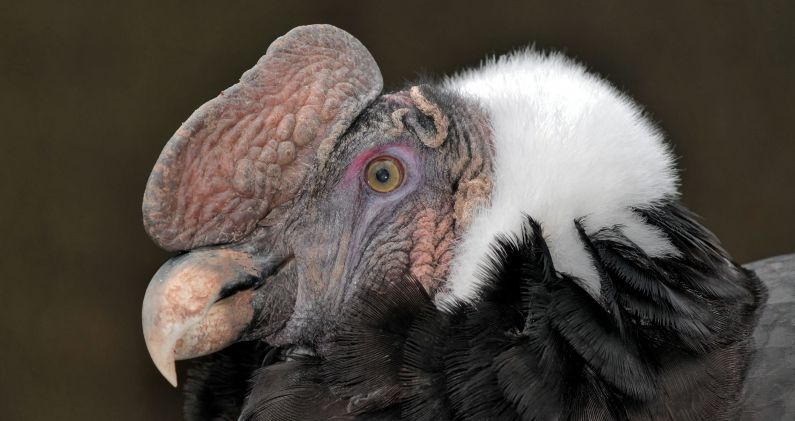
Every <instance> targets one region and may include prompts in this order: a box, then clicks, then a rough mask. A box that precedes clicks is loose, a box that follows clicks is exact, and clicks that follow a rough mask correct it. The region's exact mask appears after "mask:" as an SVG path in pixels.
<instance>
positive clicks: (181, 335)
mask: <svg viewBox="0 0 795 421" xmlns="http://www.w3.org/2000/svg"><path fill="white" fill-rule="evenodd" d="M268 263H270V262H269V259H268V258H267V257H264V258H257V257H255V256H253V255H251V254H249V253H246V252H242V251H237V250H231V249H205V250H198V251H193V252H190V253H187V254H184V255H181V256H178V257H175V258H173V259H171V260H169V261H168V262H166V263H165V264H164V265H163V266H162V267H161V268H160V269H159V270H158V271H157V273H156V274H155V276H154V277H153V278H152V280H151V281H150V282H149V286H148V287H147V289H146V295H145V296H144V302H143V309H142V313H141V319H142V324H143V332H144V339H145V340H146V347H147V349H148V350H149V355H150V356H151V357H152V361H153V362H154V363H155V366H157V368H158V370H160V373H161V374H162V375H163V376H164V377H165V378H166V380H168V382H169V383H171V385H173V386H175V387H176V386H177V372H176V369H175V363H174V362H175V361H176V360H181V359H188V358H194V357H200V356H202V355H207V354H211V353H213V352H216V351H219V350H221V349H223V348H225V347H226V346H228V345H230V344H232V343H234V342H236V341H237V340H238V339H239V338H240V336H241V334H242V333H243V332H244V331H245V329H246V328H247V327H248V325H249V324H250V323H251V319H252V318H253V317H254V309H253V307H252V304H251V300H252V297H253V295H254V292H253V290H252V288H254V287H255V286H257V283H258V282H259V280H261V279H262V278H263V272H262V271H263V269H264V268H265V267H268V266H272V265H269V264H268Z"/></svg>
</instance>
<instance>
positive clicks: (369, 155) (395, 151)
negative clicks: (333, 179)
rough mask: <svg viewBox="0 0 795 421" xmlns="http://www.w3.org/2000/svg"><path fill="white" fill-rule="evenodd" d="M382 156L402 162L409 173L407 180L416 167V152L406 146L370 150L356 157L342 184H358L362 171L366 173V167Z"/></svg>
mask: <svg viewBox="0 0 795 421" xmlns="http://www.w3.org/2000/svg"><path fill="white" fill-rule="evenodd" d="M381 155H388V156H393V157H395V158H397V159H398V160H400V161H402V163H403V167H404V168H405V170H406V173H407V174H406V177H407V178H408V173H409V172H411V169H413V167H415V166H416V160H417V158H416V157H415V156H414V151H413V150H412V149H411V148H410V147H408V146H406V145H395V144H392V145H383V146H379V147H377V148H373V149H368V150H366V151H363V152H360V153H359V154H358V155H356V157H355V158H353V161H351V164H350V165H348V169H347V170H345V175H344V176H343V177H342V184H343V185H346V186H347V185H350V184H351V183H354V182H356V181H357V180H358V179H359V177H360V174H361V173H362V171H364V167H365V166H366V165H367V164H368V163H369V162H370V161H371V160H372V159H373V158H375V157H378V156H381Z"/></svg>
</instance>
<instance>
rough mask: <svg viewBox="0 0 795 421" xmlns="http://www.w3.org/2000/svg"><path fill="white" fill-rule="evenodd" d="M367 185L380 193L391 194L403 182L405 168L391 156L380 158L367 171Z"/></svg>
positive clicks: (373, 161)
mask: <svg viewBox="0 0 795 421" xmlns="http://www.w3.org/2000/svg"><path fill="white" fill-rule="evenodd" d="M366 176H367V185H368V186H370V188H371V189H373V190H375V191H377V192H379V193H389V192H391V191H392V190H395V189H396V188H398V187H399V186H400V183H401V182H402V181H403V166H402V165H400V162H399V161H398V160H397V159H395V158H392V157H389V156H382V157H378V158H376V159H374V160H372V161H370V163H369V164H367V169H366Z"/></svg>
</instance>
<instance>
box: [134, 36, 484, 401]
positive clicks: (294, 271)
mask: <svg viewBox="0 0 795 421" xmlns="http://www.w3.org/2000/svg"><path fill="white" fill-rule="evenodd" d="M380 89H381V77H380V73H379V72H378V68H377V66H376V65H375V63H374V61H373V60H372V57H370V56H369V53H367V51H366V50H364V47H362V46H361V44H359V43H358V41H356V40H355V39H353V38H352V37H351V36H350V35H348V34H347V33H344V32H343V31H341V30H339V29H336V28H333V27H329V26H324V25H316V26H309V27H301V28H297V29H295V30H293V31H291V32H290V33H288V34H287V35H285V36H284V37H282V38H280V39H279V40H277V41H276V42H274V44H273V45H272V46H271V47H270V48H269V50H268V53H267V54H266V55H265V57H263V58H262V59H261V60H260V62H259V63H258V64H257V66H256V67H255V68H254V69H252V70H250V71H249V72H247V73H246V74H245V75H244V76H243V78H242V80H241V83H240V84H238V85H235V86H234V87H232V88H230V89H228V90H226V91H225V92H224V93H222V94H221V96H219V97H218V98H216V99H214V100H212V101H210V102H208V103H207V104H205V105H204V106H202V107H201V108H199V110H197V111H196V112H195V113H194V115H193V116H191V118H190V119H188V121H187V122H186V123H185V124H184V125H183V126H182V127H181V128H180V129H179V130H178V131H177V133H176V134H175V135H174V137H173V138H172V139H171V141H169V143H168V144H167V145H166V147H165V149H164V150H163V153H162V155H161V157H160V159H159V160H158V162H157V164H156V165H155V168H154V170H153V171H152V175H151V177H150V180H149V183H148V185H147V189H146V193H145V195H144V205H143V212H144V222H145V226H146V228H147V231H148V232H149V234H150V236H152V238H153V239H155V241H157V242H158V244H160V245H161V246H162V247H163V248H165V249H168V250H175V251H188V253H187V254H183V255H181V256H179V257H177V258H175V259H173V260H172V261H169V262H168V263H166V264H165V265H164V266H163V268H161V270H160V271H159V272H158V273H157V274H156V275H155V277H154V279H153V280H152V282H151V284H150V287H149V289H148V290H147V294H146V297H145V300H144V309H143V322H144V332H145V337H146V340H147V346H148V348H149V351H150V354H151V355H152V357H153V360H154V361H155V363H156V365H157V366H158V368H159V369H160V370H161V372H162V373H163V374H164V375H165V376H166V378H167V379H168V380H169V381H170V382H171V383H172V384H175V385H176V382H177V379H176V374H175V372H174V368H173V367H174V365H173V364H174V360H175V359H186V358H192V357H196V356H200V355H205V354H207V353H212V352H215V351H217V350H219V349H222V348H224V347H225V346H227V345H229V344H231V343H234V342H236V341H239V340H252V339H256V340H263V341H266V342H268V343H269V344H271V345H274V346H287V345H294V346H303V347H307V348H310V349H313V350H314V351H315V352H320V353H322V351H323V348H324V342H325V341H327V339H328V338H329V337H330V335H332V334H333V332H334V330H335V324H336V323H337V322H338V320H339V318H340V316H341V314H342V312H343V311H344V309H345V305H346V302H347V301H348V300H349V299H351V297H352V296H353V295H354V294H355V293H357V291H362V290H367V289H373V288H378V285H384V283H383V282H384V281H386V282H387V283H388V282H391V281H394V282H397V281H399V280H401V279H404V278H406V277H412V278H415V279H417V280H418V281H419V282H420V283H421V284H422V285H423V287H424V288H425V289H426V290H427V291H428V292H430V293H431V294H433V293H436V292H437V290H438V288H439V287H440V281H441V280H442V279H444V278H445V277H446V275H447V272H448V270H449V264H450V261H451V259H452V246H453V244H454V243H455V240H456V238H457V236H458V235H459V234H460V233H461V232H462V230H463V228H464V227H466V225H467V224H468V222H469V220H470V218H471V215H472V212H473V211H474V210H475V209H477V207H478V206H481V205H483V204H484V203H486V202H487V200H488V195H489V193H490V189H491V182H490V178H489V177H490V174H491V158H490V157H491V154H490V134H489V129H488V125H487V124H486V120H485V118H484V117H483V113H482V112H481V110H479V109H478V107H477V106H476V105H474V104H470V103H465V102H463V100H461V99H458V98H455V97H453V96H451V95H447V94H446V93H445V92H443V91H440V90H438V88H431V87H429V86H426V85H421V86H414V87H410V88H408V89H406V90H404V91H399V92H396V93H392V94H387V95H382V96H380V97H377V98H376V94H377V93H378V92H379V91H380ZM379 159H381V160H383V159H387V160H389V162H393V163H394V168H393V167H390V168H393V170H392V171H398V170H399V171H400V173H399V174H398V173H388V172H381V173H371V174H370V177H371V178H372V177H376V176H377V177H378V178H379V179H380V180H382V181H383V182H385V183H386V182H388V181H389V180H390V177H396V176H398V175H399V183H395V185H394V186H393V185H390V188H389V189H388V190H384V189H378V188H373V185H371V184H368V178H367V169H368V168H369V165H370V164H372V163H373V162H375V161H377V160H379ZM374 174H375V175H374ZM393 181H394V179H393ZM369 182H373V180H369ZM387 185H389V184H387Z"/></svg>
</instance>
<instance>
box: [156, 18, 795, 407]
mask: <svg viewBox="0 0 795 421" xmlns="http://www.w3.org/2000/svg"><path fill="white" fill-rule="evenodd" d="M381 89H382V79H381V74H380V72H379V69H378V66H377V65H376V63H375V61H374V60H373V58H372V57H371V56H370V54H369V53H368V51H367V50H366V49H365V48H364V47H363V46H362V45H361V44H360V43H359V41H357V40H356V39H355V38H353V37H352V36H351V35H349V34H348V33H346V32H344V31H342V30H340V29H337V28H335V27H332V26H327V25H312V26H304V27H299V28H296V29H294V30H292V31H290V32H289V33H287V34H286V35H284V36H283V37H281V38H279V39H277V40H276V41H275V42H274V43H273V44H272V45H271V46H270V47H269V48H268V51H267V53H266V54H265V56H264V57H262V59H260V60H259V62H258V63H257V65H256V66H255V67H254V68H253V69H251V70H249V71H248V72H246V73H245V74H244V75H243V77H242V79H241V81H240V83H238V84H236V85H234V86H232V87H231V88H229V89H227V90H225V91H223V92H221V94H220V95H219V96H218V97H216V98H214V99H212V100H211V101H209V102H207V103H206V104H204V105H203V106H201V107H200V108H199V109H198V110H197V111H196V112H194V113H193V115H191V116H190V118H189V119H188V120H187V121H186V122H185V123H184V124H182V126H181V127H180V128H179V130H177V132H176V134H175V135H174V136H173V137H172V138H171V140H170V141H169V142H168V143H167V144H166V146H165V148H164V150H163V152H162V154H161V155H160V158H159V159H158V161H157V163H156V165H155V167H154V169H153V171H152V174H151V176H150V178H149V181H148V184H147V186H146V192H145V194H144V200H143V216H144V225H145V227H146V230H147V232H148V233H149V235H150V236H151V237H152V238H153V239H154V240H155V242H157V244H158V245H160V246H161V247H162V248H164V249H166V250H170V251H174V252H179V254H178V255H177V256H176V257H174V258H173V259H171V260H169V261H168V262H167V263H166V264H165V265H163V267H162V268H161V269H160V270H159V271H158V272H157V274H156V275H155V276H154V278H153V279H152V281H151V283H150V284H149V287H148V289H147V291H146V296H145V298H144V303H143V330H144V336H145V339H146V343H147V347H148V349H149V352H150V354H151V356H152V359H153V360H154V363H155V365H156V366H157V367H158V368H159V369H160V371H161V372H162V373H163V375H164V376H165V377H166V378H167V379H168V380H169V381H170V382H171V383H172V384H174V385H176V383H177V378H176V372H175V368H174V361H175V360H179V359H188V358H195V357H203V358H201V359H199V360H197V362H196V363H195V365H194V366H193V368H192V369H191V370H190V372H189V375H188V379H187V382H186V385H185V391H186V404H185V412H186V416H187V418H188V419H196V420H210V419H224V420H226V419H230V420H233V419H240V420H319V419H339V420H375V419H379V420H381V419H383V420H433V421H443V420H491V419H493V420H514V419H516V420H519V419H523V420H647V419H672V420H734V419H754V417H757V419H795V403H794V402H795V387H793V382H795V372H794V371H793V367H795V361H793V360H795V357H793V353H792V348H791V347H792V345H793V344H795V323H793V322H792V321H793V320H794V319H793V314H795V312H793V311H792V309H793V301H795V299H793V294H792V292H793V288H795V287H793V283H792V278H791V277H790V276H789V275H788V273H792V272H788V273H783V274H778V275H776V274H775V273H774V272H776V271H779V272H781V271H782V270H783V269H782V265H789V267H790V268H793V265H795V263H793V261H794V260H793V259H790V260H787V259H782V260H779V261H775V262H771V263H768V264H763V265H761V266H759V267H760V268H761V270H762V271H765V273H770V274H771V275H770V276H769V277H768V278H769V279H770V282H772V283H771V285H773V286H774V288H771V294H772V295H771V297H772V299H771V304H770V305H771V307H769V308H768V312H770V311H771V310H770V309H771V308H772V309H773V313H772V314H773V315H772V316H770V317H768V318H765V317H763V318H762V319H761V322H760V315H761V314H763V309H764V306H765V303H766V301H767V299H768V290H767V288H766V286H765V285H764V283H763V282H761V281H760V279H759V278H758V277H757V275H755V273H754V272H753V271H751V270H749V269H746V268H743V267H741V266H739V265H737V264H736V263H735V262H733V261H732V260H731V258H730V257H729V255H728V254H727V253H726V251H724V250H723V248H721V246H720V244H719V242H718V240H717V238H715V237H714V236H713V235H712V234H711V233H710V232H709V231H708V230H707V229H705V228H704V227H703V226H702V225H701V224H700V223H699V222H698V219H697V218H696V217H694V215H693V214H692V213H690V212H689V211H688V210H687V209H685V208H684V207H683V206H682V205H681V204H680V202H679V200H678V193H677V183H678V178H677V173H676V170H675V169H674V159H673V157H672V154H671V151H670V148H669V147H668V146H667V145H666V143H665V141H664V139H663V135H662V134H661V133H660V131H659V130H658V129H657V128H655V127H654V126H653V125H652V124H651V123H650V122H649V119H648V118H647V117H646V116H645V115H644V113H643V111H642V110H641V109H640V108H639V107H638V106H637V105H636V104H635V103H634V102H632V100H630V99H629V98H627V97H626V96H624V95H623V94H621V93H620V92H619V91H617V90H616V89H615V88H614V87H613V86H611V85H610V84H609V83H608V82H606V81H604V80H603V79H601V78H599V77H598V76H595V75H594V74H592V73H589V72H588V71H586V69H585V68H584V67H583V66H581V65H580V64H578V63H576V62H574V61H572V60H570V59H568V58H566V57H564V56H562V55H560V54H544V53H540V52H537V51H534V50H532V49H531V50H522V51H518V52H515V53H513V54H509V55H507V56H504V57H500V58H498V59H496V60H490V61H487V62H486V63H484V64H483V65H482V66H481V67H479V68H477V69H473V70H469V71H465V72H462V73H460V74H458V75H455V76H452V77H448V78H446V79H444V80H442V81H441V82H433V83H422V84H417V85H413V86H408V87H406V88H405V89H403V90H400V91H397V92H392V93H387V94H383V93H381ZM757 325H760V327H759V328H758V329H763V330H764V331H762V332H761V333H757V336H758V337H763V338H764V343H761V344H760V343H757V344H756V345H755V343H754V339H753V334H754V329H755V327H756V326H757ZM776 357H778V358H779V359H783V360H778V361H777V360H776ZM749 367H750V368H749Z"/></svg>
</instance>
